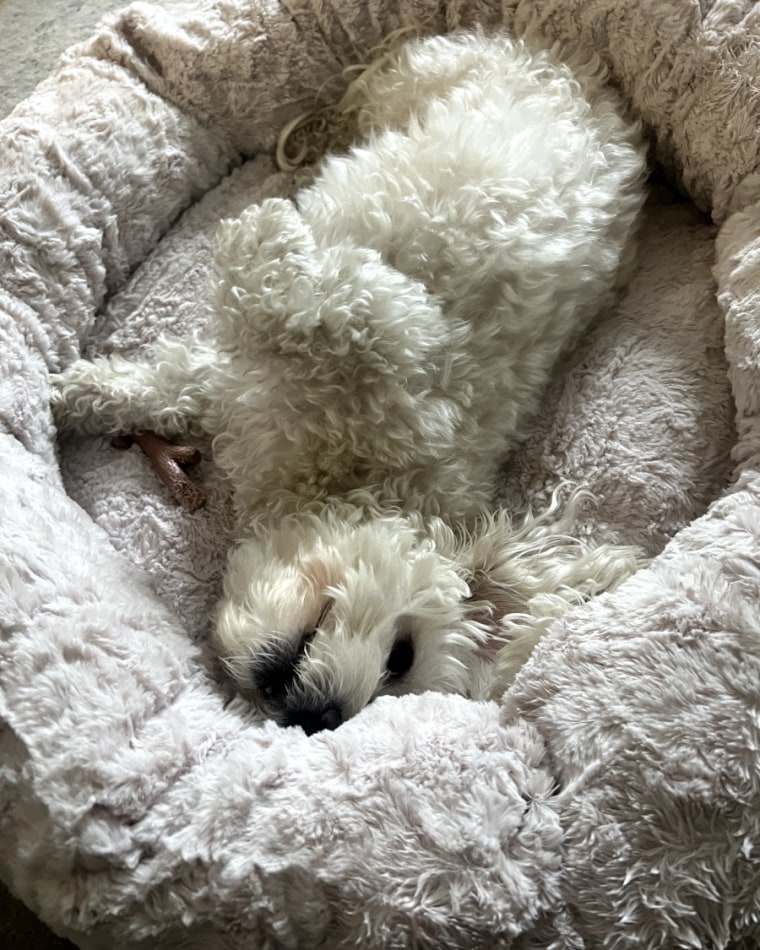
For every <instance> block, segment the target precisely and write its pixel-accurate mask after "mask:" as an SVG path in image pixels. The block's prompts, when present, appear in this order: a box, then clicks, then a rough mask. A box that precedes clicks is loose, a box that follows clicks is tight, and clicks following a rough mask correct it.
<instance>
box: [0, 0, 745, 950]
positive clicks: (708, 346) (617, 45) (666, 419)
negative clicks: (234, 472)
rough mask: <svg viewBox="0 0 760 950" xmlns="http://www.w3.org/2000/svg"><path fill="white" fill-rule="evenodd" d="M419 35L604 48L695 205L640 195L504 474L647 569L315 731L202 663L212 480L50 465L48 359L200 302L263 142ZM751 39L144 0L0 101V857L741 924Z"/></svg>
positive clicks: (195, 885)
mask: <svg viewBox="0 0 760 950" xmlns="http://www.w3.org/2000/svg"><path fill="white" fill-rule="evenodd" d="M410 20H414V21H416V22H418V23H424V24H425V26H426V27H427V28H428V29H432V30H437V31H443V30H448V29H454V28H457V27H459V26H463V25H470V24H473V23H480V24H483V25H485V26H488V27H494V26H499V25H500V26H503V27H505V28H507V29H508V30H510V31H512V32H514V33H517V34H522V33H524V32H526V31H530V32H538V33H539V34H540V35H542V36H543V37H544V38H545V39H546V40H553V39H556V38H561V39H562V40H564V41H566V42H569V43H572V44H573V45H575V46H580V47H581V48H582V49H587V50H589V51H592V50H593V51H597V52H598V53H600V54H601V55H602V56H603V57H604V58H605V59H606V60H607V61H608V62H609V64H610V67H611V70H612V74H613V76H614V78H615V80H616V81H617V82H618V83H619V84H620V86H621V88H622V89H623V91H624V93H625V95H626V96H627V97H628V99H629V101H630V102H631V104H632V106H633V108H635V109H636V110H638V111H639V112H640V114H641V115H642V116H643V118H644V119H645V121H646V122H647V124H648V125H649V126H650V128H651V130H652V140H653V155H654V156H655V157H656V159H657V160H658V162H659V163H660V165H661V166H662V167H663V168H664V170H665V172H666V175H667V177H668V178H669V180H670V181H671V182H673V183H676V184H678V185H679V186H680V188H681V189H682V191H683V193H684V194H686V195H688V197H689V199H690V200H689V201H688V202H682V201H678V200H675V199H674V198H673V197H672V193H671V192H669V191H668V190H667V189H659V188H655V189H653V200H652V202H651V204H650V206H649V208H648V210H647V213H646V217H645V223H644V228H643V233H642V248H641V255H640V263H639V269H638V272H637V275H636V277H635V279H634V281H633V283H632V285H631V286H630V288H629V290H628V291H627V293H626V295H625V296H624V298H623V299H622V300H621V302H620V305H619V307H618V308H617V310H616V311H615V312H614V313H611V314H609V315H608V316H607V317H606V319H604V320H602V321H600V322H599V323H598V325H597V326H595V327H594V329H593V330H592V332H591V333H590V334H589V335H588V336H587V337H586V339H585V340H584V341H583V343H582V345H581V346H580V347H579V349H578V350H577V352H575V353H574V354H573V355H572V357H571V358H570V359H569V360H568V361H567V363H566V365H564V366H563V367H562V371H561V373H559V374H558V375H557V378H556V380H555V383H554V385H553V387H552V389H551V390H550V392H548V393H547V396H546V400H545V403H544V406H543V410H542V413H541V416H540V418H539V419H538V420H537V425H536V430H535V433H534V436H533V437H532V438H531V439H530V441H529V442H528V443H527V444H525V445H524V446H523V447H522V448H521V450H520V452H519V453H518V454H517V455H516V456H515V457H514V458H513V459H512V460H511V461H510V463H509V466H508V468H507V469H506V470H505V472H504V482H503V490H502V492H501V496H502V497H501V498H500V499H498V501H499V502H500V503H505V504H508V505H510V506H524V505H525V504H527V503H531V504H533V505H535V506H537V507H540V506H541V505H543V504H544V503H545V502H546V500H547V498H548V496H549V494H550V492H551V491H552V490H553V489H554V488H555V487H556V486H557V485H558V484H560V483H566V484H567V485H568V486H572V485H574V484H581V485H586V486H587V487H589V488H590V489H591V490H592V492H594V493H595V494H596V495H598V497H599V499H600V502H599V505H598V506H597V507H596V508H595V509H594V510H589V511H588V513H587V515H586V517H585V519H584V521H583V522H582V523H581V524H580V525H579V530H581V531H583V532H586V533H587V534H589V535H593V536H595V537H597V538H599V539H600V540H601V539H604V540H613V541H623V542H628V543H631V542H633V543H638V544H640V545H642V546H644V547H645V548H646V549H647V550H648V551H649V553H651V554H653V555H656V557H655V559H654V561H653V563H652V566H651V567H650V568H649V569H647V570H645V571H642V572H640V573H639V574H637V575H636V576H635V577H634V578H632V579H631V580H630V581H629V582H627V583H626V584H625V585H624V586H623V587H622V588H620V589H619V590H618V591H616V592H615V593H614V594H613V595H608V596H604V597H601V598H598V599H597V600H595V601H593V602H591V603H590V604H589V605H587V606H586V607H585V608H583V609H579V610H576V611H575V612H574V613H572V614H571V615H569V616H568V617H566V618H565V619H564V620H563V621H562V622H560V623H557V624H556V625H555V627H554V628H553V630H552V632H551V633H550V635H549V636H548V637H547V639H546V640H545V641H544V642H543V643H542V644H541V645H540V646H539V648H538V649H537V650H536V652H535V653H534V655H533V657H532V659H531V661H530V662H529V664H528V665H527V666H526V667H525V668H524V669H523V671H522V672H521V674H520V676H519V678H518V680H517V682H516V683H515V685H514V687H513V688H512V689H511V690H510V691H509V692H508V693H507V694H506V695H505V697H504V699H503V701H502V702H501V703H498V704H497V703H491V704H486V703H473V702H469V701H466V700H464V699H461V698H458V697H453V696H440V695H434V694H425V695H421V696H408V697H404V698H401V699H391V698H387V699H385V700H379V701H377V702H376V703H374V704H372V705H371V706H369V707H368V708H367V709H366V710H364V711H363V712H362V713H361V714H360V715H359V716H357V717H356V718H355V719H353V720H351V721H350V722H348V723H347V724H345V725H344V726H342V727H341V728H340V729H338V730H336V731H335V732H334V733H320V734H319V735H317V736H314V737H311V738H307V737H306V736H305V735H304V734H303V733H302V732H301V731H300V730H294V729H289V730H285V729H280V728H279V727H277V726H275V725H274V724H272V723H269V722H264V723H262V722H259V721H256V719H255V717H254V715H253V714H252V712H251V710H250V708H249V707H248V706H247V705H246V704H245V703H244V702H243V701H242V700H240V699H238V698H235V697H234V696H233V695H232V694H229V693H227V692H226V691H225V689H224V687H223V686H221V685H220V683H219V681H218V679H217V678H216V675H215V670H213V668H212V669H209V667H208V664H207V662H206V659H205V656H204V639H205V635H206V633H207V627H208V618H209V610H210V607H211V605H212V604H213V602H214V599H215V597H216V595H217V592H218V583H219V577H220V573H221V568H222V564H223V560H224V556H225V550H226V546H227V543H228V540H229V538H228V534H229V525H230V520H229V512H228V509H227V499H226V497H225V492H224V489H223V487H222V485H221V484H220V482H219V481H218V479H217V477H216V474H215V472H214V471H213V469H212V468H211V466H210V465H209V464H208V463H205V464H204V466H203V467H202V469H201V472H200V476H199V477H200V478H201V479H202V480H203V482H204V484H205V487H206V489H207V491H208V493H209V505H208V507H207V508H206V509H205V510H203V511H202V512H199V513H196V514H194V515H192V516H191V515H188V514H187V513H185V512H183V511H182V510H180V509H178V508H177V507H176V506H175V504H174V503H173V501H172V500H171V499H170V498H169V497H168V495H167V494H166V493H165V491H164V490H163V488H162V487H161V486H160V484H159V483H158V482H157V481H156V479H155V476H154V473H153V472H152V471H151V470H150V469H149V467H148V466H147V463H146V462H145V460H144V459H143V458H142V457H141V456H140V454H139V452H137V451H136V450H131V451H129V452H119V451H117V450H116V449H113V448H112V447H111V446H110V445H109V443H108V442H107V441H106V440H78V441H74V440H70V441H68V442H66V443H64V444H63V445H61V447H60V451H58V450H57V449H56V439H55V432H54V430H53V427H52V423H51V418H50V414H49V411H48V408H47V398H48V397H47V393H48V387H47V376H48V373H49V371H51V370H57V369H59V368H60V367H61V366H62V365H65V364H67V363H68V362H70V361H71V360H73V359H74V358H75V357H76V356H77V355H78V354H79V352H80V349H81V348H85V349H86V351H87V352H102V351H105V350H109V349H119V350H130V349H133V348H136V347H138V346H140V345H142V344H144V343H145V342H147V341H149V340H151V339H153V338H154V337H155V336H156V335H157V334H158V333H160V332H163V331H167V330H172V331H179V332H190V331H191V330H193V329H196V328H199V327H201V326H202V324H203V321H204V320H205V319H206V311H205V307H204V304H205V299H204V298H205V294H206V292H207V286H208V272H209V267H210V258H211V248H212V245H213V235H214V230H215V227H216V223H217V222H218V220H219V219H220V217H222V216H225V215H230V214H233V213H236V212H237V211H239V210H240V209H241V208H242V207H244V206H245V205H246V204H248V203H249V202H250V201H252V200H256V199H258V198H261V197H262V196H264V195H272V194H282V193H287V192H288V190H289V189H291V188H292V186H293V182H292V181H291V179H290V178H289V177H288V176H286V175H282V174H276V173H275V172H274V168H273V165H272V160H271V157H270V156H271V153H272V149H273V146H274V144H275V141H276V138H277V134H278V132H279V130H280V129H281V128H282V126H283V125H284V124H285V123H286V122H287V121H289V120H290V119H291V118H293V117H294V116H296V115H297V114H299V113H300V112H301V111H303V109H304V108H308V107H309V106H310V105H311V104H312V103H313V98H314V95H315V93H316V92H317V91H319V90H322V91H323V92H324V93H325V94H326V95H330V94H331V89H332V87H330V86H329V81H330V80H331V79H332V77H334V76H336V75H338V74H339V73H340V71H341V69H342V67H343V66H345V65H349V64H353V63H356V62H360V61H361V60H362V58H363V57H364V56H365V55H366V54H367V52H368V51H369V50H370V49H371V48H372V47H373V46H374V45H376V44H377V43H378V42H379V41H380V40H381V39H382V37H384V36H386V35H387V34H389V33H390V32H392V31H393V30H395V29H397V28H398V27H400V26H402V25H404V23H406V22H407V21H410ZM758 42H760V16H758V14H757V12H756V10H755V9H754V5H753V4H751V3H743V2H736V0H719V2H714V3H710V2H702V3H700V4H697V3H696V2H694V0H672V2H670V3H667V4H664V3H661V2H660V0H640V2H639V3H637V4H635V5H634V4H630V3H627V2H625V0H598V2H595V3H593V4H590V3H585V2H583V0H548V2H546V3H540V4H539V3H530V2H522V3H514V2H504V3H502V2H489V0H449V2H433V0H406V2H402V3H400V4H398V3H384V2H382V0H373V2H372V3H370V4H355V3H353V2H350V0H332V2H317V0H311V2H308V0H295V2H283V3H281V4H278V3H274V2H266V0H216V2H214V3H209V4H207V5H205V6H202V5H199V6H198V8H197V10H196V11H195V12H194V13H193V14H188V13H187V12H184V13H180V12H177V13H175V14H172V13H171V11H170V9H161V8H159V7H157V6H152V5H149V4H144V3H137V4H134V5H133V6H132V7H131V8H129V9H128V10H126V11H125V12H124V13H123V14H121V15H118V16H116V17H114V18H113V19H111V20H110V21H109V22H108V23H107V24H106V25H105V26H103V27H102V28H101V30H100V31H99V33H98V34H97V35H96V36H95V37H94V38H93V39H92V40H91V41H89V42H88V43H86V44H84V45H82V46H80V47H78V48H76V49H74V50H72V51H71V52H70V53H69V54H68V55H67V56H66V57H65V59H64V61H63V62H62V64H61V65H60V67H59V68H58V69H57V70H56V72H55V73H54V74H53V75H52V76H51V77H50V79H49V80H47V81H46V82H45V83H44V84H43V85H42V86H41V87H39V89H38V91H37V92H36V93H35V94H34V95H33V96H32V97H31V98H29V99H28V100H26V101H25V102H24V103H22V104H21V105H20V106H19V107H18V108H17V109H16V110H15V112H14V113H13V114H12V115H11V117H10V118H9V119H8V120H6V121H5V122H4V123H3V124H2V126H0V129H1V132H2V141H3V146H4V147H3V149H2V152H0V183H1V187H2V194H3V202H2V206H1V207H2V210H1V211H0V253H1V255H2V261H3V273H2V285H0V337H1V340H2V345H1V346H0V360H1V361H2V387H1V389H0V425H1V428H0V439H1V440H2V459H3V476H4V477H3V478H2V481H1V482H0V490H1V491H2V493H3V499H2V532H0V563H1V564H2V571H1V572H0V623H1V624H2V641H1V650H2V654H1V655H0V689H1V692H0V713H1V714H2V723H3V729H2V733H0V743H1V750H2V760H1V761H0V774H1V775H2V786H1V793H2V805H1V807H0V842H1V845H0V869H1V871H2V877H3V879H4V880H5V881H6V882H7V883H8V884H9V886H10V887H11V888H12V889H13V891H14V892H15V893H16V894H17V895H18V896H19V897H21V898H22V899H23V900H24V901H25V902H26V903H27V904H28V905H29V906H30V907H31V908H32V909H33V910H35V911H36V912H37V913H38V914H39V915H40V916H41V917H42V918H43V919H44V920H45V921H46V922H47V923H48V924H50V926H52V927H53V928H54V929H55V930H56V931H58V932H59V933H61V934H63V935H66V936H68V937H69V938H70V939H72V940H74V941H75V942H76V943H78V944H79V945H80V946H82V947H101V946H118V947H124V948H126V947H156V946H160V947H173V946H176V947H180V946H181V947H191V946H197V947H204V948H212V947H220V948H222V947H225V948H233V947H241V948H242V947H318V946H322V947H330V948H334V947H343V946H345V947H348V946H362V947H394V946H397V947H405V946H431V947H443V946H446V947H463V948H477V947H484V948H485V947H510V946H513V947H520V948H523V950H524V948H549V947H551V948H556V950H559V948H568V950H570V948H582V947H596V946H603V947H610V948H612V947H614V948H623V947H669V948H676V947H678V948H681V947H683V948H686V947H692V948H713V947H714V948H719V947H734V948H738V947H747V948H749V947H754V946H757V945H758V942H760V874H759V873H758V870H757V869H758V866H760V854H758V850H759V848H760V844H759V840H758V833H759V830H760V759H759V758H758V756H759V754H760V753H759V750H760V714H759V712H758V710H759V709H760V473H759V472H758V462H759V461H760V384H759V383H758V380H760V366H759V365H758V363H759V362H760V331H758V328H757V318H756V317H755V307H756V301H757V293H758V286H759V285H760V264H758V260H759V259H760V250H759V248H760V238H758V230H759V228H758V221H759V220H760V210H759V208H758V204H757V202H758V200H760V178H758V177H757V175H756V167H757V164H758V145H757V127H758V119H759V118H760V117H759V116H758V112H760V106H759V105H758V98H757V92H756V90H757V84H758V81H760V66H758V62H757V49H758ZM326 83H328V85H327V86H326V85H325V84H326ZM332 94H333V95H334V94H337V90H336V91H335V92H334V93H332ZM244 160H245V161H244ZM707 215H709V217H708V216H707ZM729 384H730V385H729ZM734 423H735V424H736V427H735V428H734Z"/></svg>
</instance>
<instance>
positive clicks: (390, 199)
mask: <svg viewBox="0 0 760 950" xmlns="http://www.w3.org/2000/svg"><path fill="white" fill-rule="evenodd" d="M351 94H352V96H353V97H354V99H357V98H358V99H360V100H361V102H362V109H361V112H360V116H359V118H360V128H361V129H362V132H363V134H364V135H365V137H366V138H365V143H364V145H363V146H362V147H359V148H356V149H354V150H353V151H351V152H350V153H349V154H348V155H347V156H344V157H332V158H329V159H328V160H327V161H325V163H324V166H323V167H322V169H321V172H320V174H319V176H318V178H317V179H316V180H315V183H314V184H313V185H312V186H311V187H309V188H307V189H305V190H303V191H302V192H301V193H300V194H299V195H298V197H297V200H296V202H295V204H293V203H291V202H290V201H286V200H279V199H275V200H268V201H265V202H263V203H262V204H260V205H256V206H252V207H250V208H248V209H247V210H246V211H245V212H244V213H243V214H242V215H241V216H240V218H238V219H237V220H233V221H227V222H225V223H224V225H223V226H222V228H221V232H220V238H219V252H218V261H217V265H218V266H217V270H218V288H217V316H218V319H217V321H216V332H217V336H216V338H215V339H213V340H210V341H208V342H205V343H203V342H192V343H189V344H188V343H187V342H183V341H176V340H175V341H171V340H164V341H162V342H160V343H159V344H158V345H156V346H155V347H154V348H153V349H152V351H151V352H150V353H149V354H148V355H147V356H146V357H145V358H144V359H142V360H139V361H127V360H125V359H123V358H119V357H118V356H112V357H108V358H101V359H98V360H96V361H94V362H87V361H84V360H82V361H78V362H76V363H75V364H74V365H73V366H71V367H70V368H69V369H68V370H67V371H66V372H64V373H63V374H62V375H60V376H58V377H55V379H54V387H53V395H52V404H53V409H54V412H55V417H56V419H57V421H58V423H59V424H60V425H61V426H62V427H68V428H73V429H75V430H78V431H80V432H89V433H94V432H98V431H101V432H107V431H110V432H125V431H126V432H128V431H130V430H135V429H149V430H153V431H155V432H157V433H159V434H161V435H164V436H169V437H176V436H180V435H187V434H188V433H190V434H192V432H193V431H194V430H196V429H197V428H198V427H199V428H200V429H202V430H205V431H206V432H207V433H210V434H211V435H212V436H214V442H213V446H214V457H215V460H216V463H217V464H218V465H219V466H220V468H221V469H222V470H223V471H224V472H225V473H226V474H227V476H228V477H229V481H230V485H231V487H232V489H233V492H234V499H235V505H236V511H237V516H238V519H239V529H238V530H239V536H240V537H241V539H242V540H240V541H239V542H238V543H237V544H236V545H235V547H234V548H233V550H232V551H231V553H230V557H229V566H228V570H227V572H226V576H225V581H224V594H223V599H222V602H221V604H220V606H219V610H218V616H217V618H216V631H215V639H216V644H217V646H218V648H219V651H220V653H221V655H222V658H223V659H224V661H225V663H226V665H227V666H228V668H229V670H230V672H231V673H232V675H233V676H234V677H235V679H236V680H237V682H238V683H239V684H240V686H241V687H242V688H243V689H244V690H252V691H253V693H254V695H258V696H259V697H261V698H263V702H264V703H265V705H266V708H267V709H268V711H269V712H270V714H271V715H273V716H274V717H276V718H277V719H278V720H279V721H280V722H282V723H284V724H298V725H301V726H302V727H303V728H304V729H305V730H306V731H307V732H313V731H315V730H318V729H323V728H334V727H335V726H337V725H339V724H340V723H341V722H342V721H343V720H345V719H346V718H347V717H349V716H352V715H354V714H355V713H357V712H358V711H359V710H360V709H362V707H363V706H365V705H366V704H367V703H369V702H371V701H372V699H373V698H374V697H375V696H377V695H378V694H380V693H403V692H409V691H414V692H416V691H422V690H427V689H436V690H444V691H455V692H458V693H463V694H465V695H470V696H474V697H482V696H485V695H488V694H496V693H497V692H498V690H500V689H503V688H504V685H505V684H506V683H508V682H509V681H510V678H511V677H512V676H513V674H514V672H515V671H516V669H517V668H518V667H519V665H520V664H521V663H522V662H523V661H524V659H525V658H526V656H527V655H528V653H529V652H530V649H531V648H532V646H533V645H534V643H535V641H536V640H537V638H538V637H539V636H540V634H541V633H542V632H543V630H544V629H545V628H546V627H547V626H548V624H549V622H550V621H551V619H552V618H553V617H555V616H557V615H558V614H559V613H561V612H562V611H563V610H566V609H567V608H568V607H569V606H571V605H573V604H576V603H578V602H579V601H580V600H582V599H583V598H585V597H588V596H591V595H593V594H595V593H597V592H599V591H601V590H604V589H607V588H610V587H611V586H614V585H615V584H616V583H617V582H619V581H620V580H621V579H622V578H623V577H625V576H626V575H627V574H628V573H630V571H631V570H633V569H634V567H635V557H634V556H633V555H632V553H631V551H629V550H627V549H620V548H612V547H596V548H594V547H591V546H589V545H585V544H582V543H580V542H577V541H574V540H572V539H570V538H569V537H568V536H567V529H568V527H569V525H570V523H571V521H572V518H573V514H574V511H573V505H572V504H571V506H570V510H568V511H566V513H565V515H564V516H562V517H559V518H558V520H556V521H553V518H554V516H555V515H556V506H554V507H553V508H552V510H551V511H550V512H549V513H546V514H544V515H543V516H541V517H539V518H530V517H529V518H527V519H526V520H525V522H524V523H521V524H520V525H518V526H515V525H514V524H512V523H511V521H510V518H509V517H508V516H507V514H506V513H504V512H499V513H497V514H489V513H488V512H489V502H490V501H491V499H492V497H493V491H494V487H495V480H496V474H497V470H498V467H499V464H500V463H501V462H502V461H503V459H504V457H505V455H506V454H507V452H508V451H509V450H510V448H511V447H512V446H513V445H514V444H515V442H516V440H519V439H520V438H521V437H523V436H524V434H525V433H526V431H527V426H528V423H529V421H530V418H531V415H532V413H533V412H534V411H535V409H536V407H537V404H538V400H539V397H540V396H541V393H542V390H543V389H544V386H545V384H546V382H547V380H548V378H549V376H550V374H551V372H552V369H553V367H554V366H555V365H556V363H557V360H558V357H559V356H560V355H561V353H562V352H563V351H564V350H565V349H566V348H567V347H568V346H569V345H571V344H572V342H573V341H574V340H575V339H576V338H577V337H578V336H579V334H580V333H581V332H582V331H583V330H584V328H585V327H587V325H588V324H589V321H590V320H591V319H592V318H593V316H594V315H595V314H596V313H598V312H599V310H600V308H603V307H605V306H606V305H608V304H609V303H610V302H611V300H612V299H613V298H614V294H615V291H616V289H617V288H618V287H619V286H620V284H621V281H622V280H623V279H624V278H625V276H626V275H627V273H628V272H629V271H630V266H631V262H632V255H633V241H632V233H633V231H634V227H635V222H636V219H637V215H638V212H639V210H640V207H641V205H642V201H643V181H644V177H645V159H644V153H643V148H642V144H641V139H640V129H639V127H638V125H637V124H636V123H634V122H632V121H628V120H626V119H625V118H624V117H623V115H622V113H621V109H620V106H619V102H618V99H617V97H616V95H615V94H614V93H613V92H612V91H611V90H610V88H609V87H608V86H607V85H606V84H605V81H604V75H603V72H602V70H601V68H600V67H599V66H598V64H590V65H589V64H586V65H585V66H581V67H579V69H578V71H576V72H575V73H571V71H570V70H569V68H568V67H567V66H565V65H562V64H561V63H560V62H559V61H558V60H557V59H556V58H555V57H554V56H553V54H551V53H549V52H542V51H531V50H530V49H529V48H527V47H526V46H525V45H523V44H522V43H519V42H514V41H512V40H510V39H508V38H506V37H504V36H492V37H487V36H485V35H483V34H480V33H477V34H466V35H456V36H450V37H439V38H429V39H423V40H415V41H412V42H410V43H408V44H406V45H404V46H402V47H400V48H398V49H396V50H395V51H393V52H392V53H390V54H388V55H387V56H386V57H385V58H384V59H383V60H382V61H381V62H380V63H379V65H377V66H376V67H373V68H370V69H369V70H368V71H367V72H366V73H365V74H364V76H363V77H361V78H360V79H359V80H357V81H356V83H355V85H354V87H353V89H352V90H351Z"/></svg>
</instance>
